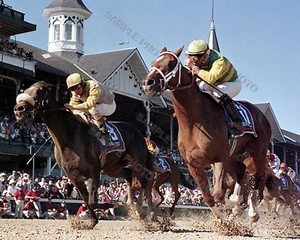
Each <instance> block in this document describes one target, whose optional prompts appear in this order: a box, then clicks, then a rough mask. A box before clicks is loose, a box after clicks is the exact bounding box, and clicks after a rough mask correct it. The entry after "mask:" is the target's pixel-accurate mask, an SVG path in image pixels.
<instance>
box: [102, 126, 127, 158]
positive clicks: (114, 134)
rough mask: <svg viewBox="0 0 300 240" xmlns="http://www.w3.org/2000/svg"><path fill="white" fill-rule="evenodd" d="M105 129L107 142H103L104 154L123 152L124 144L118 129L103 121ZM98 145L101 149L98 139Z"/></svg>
mask: <svg viewBox="0 0 300 240" xmlns="http://www.w3.org/2000/svg"><path fill="white" fill-rule="evenodd" d="M105 124H106V129H107V131H108V133H109V140H108V141H106V142H105V148H106V153H111V152H116V151H118V152H119V151H121V152H122V151H125V150H126V148H125V143H124V140H123V137H122V135H121V133H120V131H119V129H118V128H117V127H116V126H115V125H114V124H112V123H110V122H108V121H105ZM98 141H99V144H100V146H101V147H102V146H103V144H102V143H103V142H102V141H100V139H99V138H98Z"/></svg>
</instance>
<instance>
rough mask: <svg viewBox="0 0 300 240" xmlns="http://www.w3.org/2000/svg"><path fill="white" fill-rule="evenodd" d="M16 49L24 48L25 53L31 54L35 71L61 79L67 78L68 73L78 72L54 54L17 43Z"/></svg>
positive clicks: (70, 64)
mask: <svg viewBox="0 0 300 240" xmlns="http://www.w3.org/2000/svg"><path fill="white" fill-rule="evenodd" d="M17 44H18V47H21V48H24V49H25V51H26V52H33V60H35V61H37V64H36V69H38V70H41V71H45V72H50V73H52V74H56V75H59V76H62V77H67V76H68V75H69V74H70V73H73V72H78V69H77V68H76V67H75V66H74V65H73V64H72V63H70V62H68V61H67V60H64V59H62V58H60V57H58V56H57V55H56V54H54V53H49V52H47V51H45V50H43V49H40V48H37V47H34V46H32V45H29V44H26V43H23V42H20V41H17Z"/></svg>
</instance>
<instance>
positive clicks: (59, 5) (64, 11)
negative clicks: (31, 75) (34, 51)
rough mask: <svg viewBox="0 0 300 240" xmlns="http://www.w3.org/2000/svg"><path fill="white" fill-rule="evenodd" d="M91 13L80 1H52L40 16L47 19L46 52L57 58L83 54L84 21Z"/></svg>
mask: <svg viewBox="0 0 300 240" xmlns="http://www.w3.org/2000/svg"><path fill="white" fill-rule="evenodd" d="M91 14H92V12H91V11H90V10H89V9H88V8H87V7H86V6H85V5H84V3H83V2H82V0H52V2H51V3H50V4H49V5H48V6H47V7H46V8H45V9H44V10H43V13H42V15H43V16H44V17H47V18H49V25H48V27H49V37H48V51H49V52H54V53H56V54H57V55H58V56H61V57H66V58H68V56H70V55H72V54H73V55H74V54H75V55H77V56H81V55H82V54H83V53H84V50H83V46H84V39H83V36H84V21H85V20H87V19H88V18H89V17H90V16H91Z"/></svg>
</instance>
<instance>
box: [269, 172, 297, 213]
mask: <svg viewBox="0 0 300 240" xmlns="http://www.w3.org/2000/svg"><path fill="white" fill-rule="evenodd" d="M266 174H267V180H266V187H265V189H264V203H265V205H266V206H267V209H268V210H271V211H272V212H275V213H276V214H279V209H280V207H281V206H283V211H284V210H285V208H286V206H289V207H290V208H291V213H292V214H293V215H296V212H295V208H297V209H298V210H299V209H300V208H299V204H298V202H297V201H298V198H297V194H296V187H295V184H294V182H293V181H292V179H291V178H290V177H289V176H288V175H286V174H284V178H285V179H286V181H287V184H286V188H284V187H283V186H282V184H281V181H282V180H281V179H280V178H279V177H278V176H276V174H274V172H273V170H272V169H270V168H269V169H268V171H266Z"/></svg>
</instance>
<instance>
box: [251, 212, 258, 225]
mask: <svg viewBox="0 0 300 240" xmlns="http://www.w3.org/2000/svg"><path fill="white" fill-rule="evenodd" d="M258 219H259V214H256V215H255V216H253V217H250V223H251V224H252V223H255V222H257V221H258Z"/></svg>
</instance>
